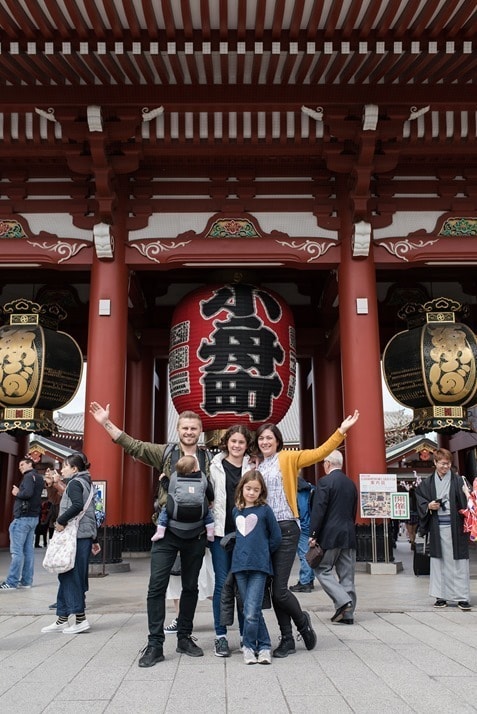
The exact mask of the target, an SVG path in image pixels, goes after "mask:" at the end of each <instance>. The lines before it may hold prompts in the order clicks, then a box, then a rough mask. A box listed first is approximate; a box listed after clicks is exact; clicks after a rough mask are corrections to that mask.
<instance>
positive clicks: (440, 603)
mask: <svg viewBox="0 0 477 714" xmlns="http://www.w3.org/2000/svg"><path fill="white" fill-rule="evenodd" d="M434 607H447V600H441V599H440V598H438V599H437V600H436V601H435V603H434Z"/></svg>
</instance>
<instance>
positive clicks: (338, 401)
mask: <svg viewBox="0 0 477 714" xmlns="http://www.w3.org/2000/svg"><path fill="white" fill-rule="evenodd" d="M312 367H313V403H314V411H315V444H322V443H323V442H324V441H326V439H328V437H329V436H330V435H331V434H333V432H334V431H336V429H337V427H338V426H339V425H340V424H341V422H342V421H343V406H342V405H343V397H342V391H341V364H340V361H339V359H337V358H332V359H328V358H327V357H325V356H324V355H323V354H322V353H321V352H320V353H318V352H315V354H314V355H313V362H312ZM318 472H319V474H317V475H321V476H322V475H323V473H324V472H323V467H322V466H321V465H320V464H318Z"/></svg>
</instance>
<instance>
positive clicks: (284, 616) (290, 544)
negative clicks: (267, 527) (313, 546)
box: [272, 521, 306, 639]
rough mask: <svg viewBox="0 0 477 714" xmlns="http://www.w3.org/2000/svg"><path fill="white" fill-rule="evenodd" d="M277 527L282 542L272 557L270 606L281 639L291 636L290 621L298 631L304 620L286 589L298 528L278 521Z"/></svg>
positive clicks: (289, 523)
mask: <svg viewBox="0 0 477 714" xmlns="http://www.w3.org/2000/svg"><path fill="white" fill-rule="evenodd" d="M278 525H279V526H280V530H281V532H282V542H281V544H280V547H279V548H278V550H276V551H275V552H274V553H273V555H272V563H273V585H272V604H273V609H274V610H275V615H276V618H277V620H278V624H279V626H280V632H281V636H282V639H283V638H286V637H292V635H293V630H292V620H293V622H294V623H295V625H296V627H297V629H298V630H301V629H302V628H303V627H304V625H305V624H306V620H305V616H304V614H303V610H302V609H301V607H300V603H299V602H298V600H297V598H296V597H295V595H294V594H293V593H292V592H290V590H289V589H288V580H289V579H290V573H291V569H292V567H293V563H294V561H295V556H296V549H297V545H298V540H299V538H300V527H299V525H298V523H297V522H296V521H278Z"/></svg>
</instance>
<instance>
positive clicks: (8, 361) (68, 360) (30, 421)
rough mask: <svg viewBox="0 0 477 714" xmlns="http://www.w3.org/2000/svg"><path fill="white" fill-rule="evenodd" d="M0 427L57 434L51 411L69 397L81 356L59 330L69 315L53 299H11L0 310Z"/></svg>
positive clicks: (75, 387) (80, 367)
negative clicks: (41, 303)
mask: <svg viewBox="0 0 477 714" xmlns="http://www.w3.org/2000/svg"><path fill="white" fill-rule="evenodd" d="M0 316H1V317H2V318H3V322H4V323H7V324H4V326H3V327H1V328H0V431H17V430H24V431H32V432H40V433H44V434H51V433H52V432H55V431H56V430H57V429H56V424H55V423H54V421H53V410H56V409H60V408H61V407H63V406H64V405H65V404H67V403H68V402H69V401H71V399H73V397H74V395H75V394H76V392H77V390H78V387H79V385H80V382H81V374H82V371H83V355H82V353H81V350H80V348H79V345H78V344H77V343H76V341H75V340H74V339H73V338H72V337H71V336H70V335H68V334H66V333H65V332H60V331H58V325H59V323H60V322H61V321H62V320H64V319H66V317H67V313H66V312H65V310H64V309H63V308H62V307H61V306H60V305H58V304H56V303H49V304H46V305H40V304H38V303H36V302H32V301H31V300H25V299H20V300H14V301H12V302H9V303H6V304H5V305H3V307H2V308H0Z"/></svg>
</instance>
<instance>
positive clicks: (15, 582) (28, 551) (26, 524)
mask: <svg viewBox="0 0 477 714" xmlns="http://www.w3.org/2000/svg"><path fill="white" fill-rule="evenodd" d="M37 525H38V516H23V517H20V518H14V519H13V521H12V522H11V523H10V527H9V529H8V532H9V533H10V554H11V556H12V562H11V564H10V570H9V571H8V575H7V578H6V580H5V582H6V583H8V585H11V587H12V588H17V587H18V586H19V585H31V584H32V582H33V569H34V565H35V550H34V547H33V541H34V539H35V528H36V527H37Z"/></svg>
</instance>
